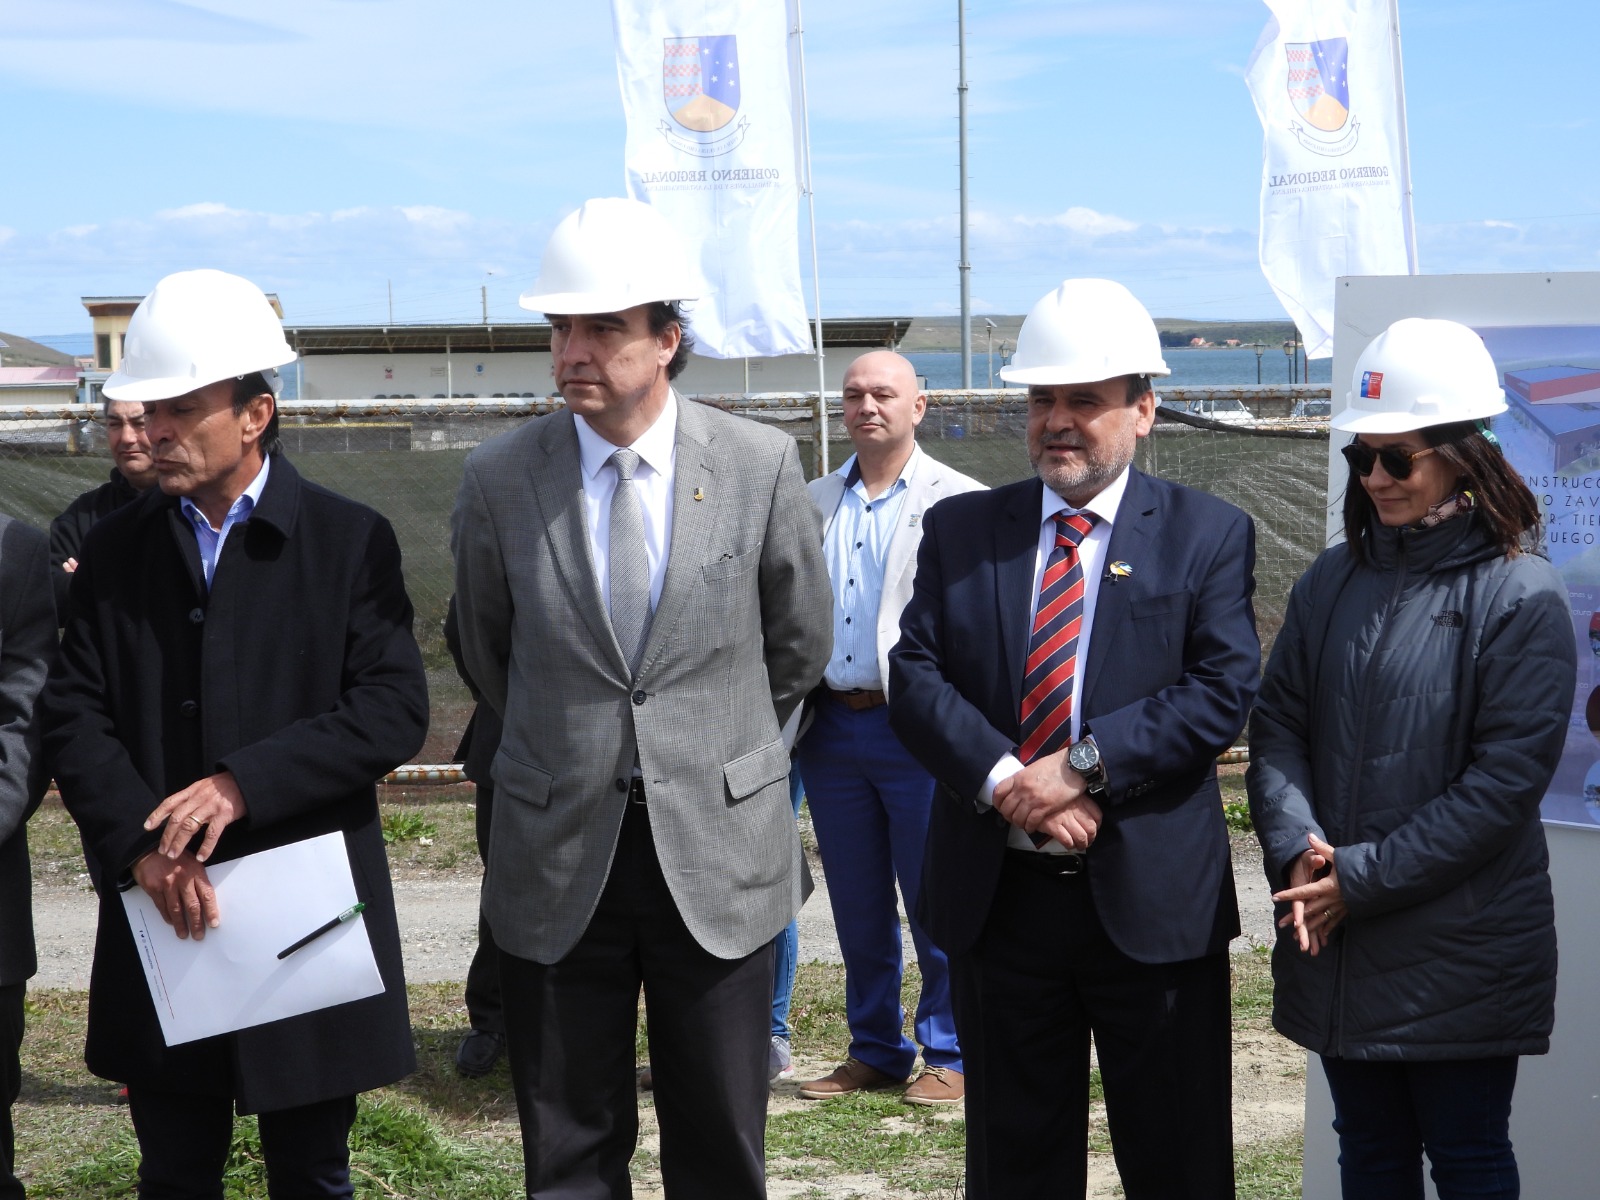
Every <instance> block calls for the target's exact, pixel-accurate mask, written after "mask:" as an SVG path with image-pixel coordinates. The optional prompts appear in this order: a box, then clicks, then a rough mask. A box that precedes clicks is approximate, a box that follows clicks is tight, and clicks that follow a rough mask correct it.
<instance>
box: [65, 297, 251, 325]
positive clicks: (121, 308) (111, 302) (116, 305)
mask: <svg viewBox="0 0 1600 1200" xmlns="http://www.w3.org/2000/svg"><path fill="white" fill-rule="evenodd" d="M266 295H267V303H268V304H270V305H272V311H273V312H275V313H277V314H278V317H279V319H280V320H281V319H282V317H283V305H282V303H280V302H279V300H278V293H277V292H268V293H267V294H266ZM79 299H80V300H82V301H83V306H84V307H85V308H86V309H88V310H89V315H90V316H91V317H131V316H132V315H133V310H134V309H136V308H138V307H139V302H140V301H141V300H143V299H144V297H143V296H80V297H79Z"/></svg>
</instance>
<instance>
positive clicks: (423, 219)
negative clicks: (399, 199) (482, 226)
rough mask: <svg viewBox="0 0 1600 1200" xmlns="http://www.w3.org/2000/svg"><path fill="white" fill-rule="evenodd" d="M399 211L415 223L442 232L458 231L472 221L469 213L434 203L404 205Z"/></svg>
mask: <svg viewBox="0 0 1600 1200" xmlns="http://www.w3.org/2000/svg"><path fill="white" fill-rule="evenodd" d="M399 212H400V214H401V215H402V216H403V217H405V219H406V220H408V221H410V222H411V223H412V224H413V225H418V226H421V227H422V228H424V229H429V230H433V231H435V232H440V233H458V232H460V231H461V230H462V229H464V228H466V227H467V226H468V225H470V224H471V223H472V217H471V216H470V215H469V214H467V213H464V212H453V211H451V210H450V209H448V208H438V207H436V206H435V205H432V204H413V205H404V206H402V207H401V208H400V210H399Z"/></svg>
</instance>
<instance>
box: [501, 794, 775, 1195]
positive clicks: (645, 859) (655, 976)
mask: <svg viewBox="0 0 1600 1200" xmlns="http://www.w3.org/2000/svg"><path fill="white" fill-rule="evenodd" d="M648 807H649V806H648V805H643V804H630V805H629V806H628V812H627V816H626V817H625V818H624V820H623V823H622V834H621V837H620V838H619V840H618V844H617V852H616V857H615V858H614V860H613V861H612V864H611V874H610V876H609V878H608V879H607V881H606V886H605V889H604V890H603V891H602V893H601V895H600V902H599V905H598V907H597V909H596V911H595V914H594V916H593V918H592V919H591V920H590V922H589V927H588V928H587V929H586V930H585V931H584V933H583V936H582V937H581V938H580V939H579V941H578V944H577V945H576V946H575V947H573V949H572V950H571V951H570V952H569V953H568V954H567V955H566V957H564V958H563V959H561V961H560V962H557V963H554V964H551V965H544V964H541V963H536V962H532V961H530V960H529V959H525V958H518V957H517V956H515V955H512V954H507V953H506V952H505V951H504V950H501V952H500V987H501V993H502V995H503V996H504V999H505V1017H506V1050H507V1055H508V1057H509V1059H510V1062H511V1082H512V1085H513V1087H514V1088H515V1090H516V1094H517V1111H518V1114H519V1116H520V1117H521V1120H522V1149H523V1161H524V1164H525V1167H526V1170H527V1194H528V1196H529V1197H530V1200H531V1198H535V1197H538V1198H546V1197H548V1198H554V1197H560V1200H611V1198H613V1197H619V1198H620V1197H628V1196H630V1195H632V1189H631V1185H630V1183H629V1179H628V1160H629V1159H630V1158H631V1157H632V1155H633V1151H634V1145H635V1143H636V1142H637V1140H638V1132H639V1113H638V1098H637V1093H636V1072H635V1055H634V1026H635V1022H636V1020H637V1015H638V1004H639V989H640V987H641V985H642V986H643V988H644V997H645V1012H646V1021H647V1024H648V1028H649V1037H650V1064H651V1067H652V1069H653V1071H654V1073H655V1105H656V1115H657V1117H658V1119H659V1121H660V1125H661V1177H662V1184H663V1186H664V1189H665V1191H666V1195H667V1196H668V1197H669V1198H670V1200H700V1198H703V1200H743V1198H751V1200H754V1198H759V1197H764V1196H765V1195H766V1181H765V1171H766V1167H765V1131H766V1116H767V1051H768V1027H769V1024H770V1021H771V1015H772V1013H771V1009H772V946H771V944H770V943H768V944H767V945H765V946H762V947H761V948H760V949H759V950H757V951H755V952H754V953H752V954H749V955H746V956H745V957H743V958H738V959H721V958H716V957H714V956H713V955H711V954H709V953H707V952H706V951H705V950H704V949H703V948H702V947H701V946H700V945H699V943H697V942H696V941H695V940H694V937H693V935H691V934H690V932H689V930H688V928H687V927H686V926H685V925H684V923H683V919H682V918H681V917H680V916H679V915H678V909H677V906H676V905H675V904H674V902H673V900H672V896H671V893H670V892H668V890H667V884H666V880H665V879H664V878H663V877H662V874H661V866H660V863H659V862H658V861H657V859H656V852H655V845H654V843H653V842H652V840H651V837H650V823H649V815H648Z"/></svg>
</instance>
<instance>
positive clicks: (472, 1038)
mask: <svg viewBox="0 0 1600 1200" xmlns="http://www.w3.org/2000/svg"><path fill="white" fill-rule="evenodd" d="M505 1048H506V1038H505V1034H503V1033H494V1032H491V1031H490V1030H487V1029H474V1030H472V1031H471V1032H469V1033H468V1034H467V1036H466V1037H464V1038H462V1039H461V1045H460V1046H458V1047H457V1048H456V1071H457V1072H458V1073H459V1074H462V1075H465V1076H466V1077H467V1078H468V1079H476V1078H478V1077H479V1076H480V1075H487V1074H488V1073H489V1072H490V1071H492V1070H494V1065H495V1063H497V1062H499V1061H500V1055H501V1054H502V1053H504V1051H505Z"/></svg>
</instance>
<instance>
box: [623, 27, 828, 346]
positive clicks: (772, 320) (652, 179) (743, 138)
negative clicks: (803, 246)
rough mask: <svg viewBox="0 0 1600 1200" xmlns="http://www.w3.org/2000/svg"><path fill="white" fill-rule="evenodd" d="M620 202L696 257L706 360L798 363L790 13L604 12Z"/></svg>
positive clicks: (802, 333) (801, 311) (805, 331)
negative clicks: (639, 210)
mask: <svg viewBox="0 0 1600 1200" xmlns="http://www.w3.org/2000/svg"><path fill="white" fill-rule="evenodd" d="M611 13H612V19H613V21H614V23H615V26H616V35H617V76H618V79H619V80H620V82H621V84H622V107H623V113H624V115H625V116H626V118H627V122H628V142H627V151H626V166H627V176H628V195H629V196H631V197H633V198H634V199H635V200H642V201H644V202H645V203H646V204H650V205H652V206H654V207H655V208H656V210H657V211H659V212H660V213H661V215H662V216H664V217H666V218H667V220H668V221H670V222H671V223H672V225H673V226H674V227H675V228H677V229H678V230H679V231H680V232H681V233H682V234H683V236H684V237H685V239H686V240H687V241H688V242H689V244H690V246H691V248H692V250H693V251H694V252H695V253H696V255H697V257H698V260H699V263H700V270H701V273H702V274H703V275H704V276H705V278H706V281H707V285H708V288H707V292H706V294H705V295H704V296H702V297H701V298H700V299H699V300H698V301H696V302H695V303H693V304H691V305H690V306H689V328H690V330H691V331H692V332H693V334H694V338H695V343H696V346H695V349H696V351H697V352H698V353H700V354H704V355H707V356H708V357H711V358H760V357H766V356H769V355H776V354H808V353H810V351H811V329H810V326H809V325H808V324H807V321H806V309H805V296H804V293H803V292H802V290H801V287H800V243H799V190H800V189H799V172H798V169H797V158H796V155H795V123H794V114H795V111H796V108H797V106H796V104H795V101H794V89H793V85H792V83H791V78H792V74H791V71H790V30H791V29H792V28H793V27H794V25H795V22H794V20H793V19H792V17H793V14H792V13H791V12H790V4H789V3H782V2H778V0H612V3H611Z"/></svg>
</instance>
